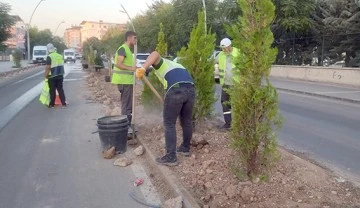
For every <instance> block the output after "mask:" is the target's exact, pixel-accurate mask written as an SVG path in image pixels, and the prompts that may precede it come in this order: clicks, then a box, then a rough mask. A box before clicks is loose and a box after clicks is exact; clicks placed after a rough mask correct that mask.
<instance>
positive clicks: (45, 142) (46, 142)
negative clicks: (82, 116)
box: [41, 138, 59, 144]
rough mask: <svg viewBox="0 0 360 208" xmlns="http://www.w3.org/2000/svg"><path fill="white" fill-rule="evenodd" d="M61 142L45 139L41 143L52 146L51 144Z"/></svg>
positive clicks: (57, 139)
mask: <svg viewBox="0 0 360 208" xmlns="http://www.w3.org/2000/svg"><path fill="white" fill-rule="evenodd" d="M58 141H59V138H43V139H42V140H41V143H43V144H51V143H56V142H58Z"/></svg>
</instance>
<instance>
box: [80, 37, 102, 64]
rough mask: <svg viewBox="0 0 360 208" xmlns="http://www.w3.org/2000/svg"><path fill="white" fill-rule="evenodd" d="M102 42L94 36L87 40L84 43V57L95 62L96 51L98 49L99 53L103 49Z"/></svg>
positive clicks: (91, 62) (92, 62)
mask: <svg viewBox="0 0 360 208" xmlns="http://www.w3.org/2000/svg"><path fill="white" fill-rule="evenodd" d="M102 49H103V48H102V45H101V42H100V40H99V39H98V38H96V37H92V38H89V39H88V40H86V41H85V42H84V43H83V51H84V57H85V59H86V60H88V61H89V62H90V64H94V63H95V62H94V60H95V54H94V51H95V50H96V51H97V53H100V52H101V50H102Z"/></svg>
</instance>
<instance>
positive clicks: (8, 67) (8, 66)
mask: <svg viewBox="0 0 360 208" xmlns="http://www.w3.org/2000/svg"><path fill="white" fill-rule="evenodd" d="M14 65H15V64H14V62H13V61H1V62H0V73H4V72H9V71H12V70H16V69H17V68H12V66H14ZM32 65H33V64H29V63H28V61H27V60H21V67H22V68H24V67H28V66H32Z"/></svg>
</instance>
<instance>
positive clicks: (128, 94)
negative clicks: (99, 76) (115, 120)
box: [118, 84, 133, 124]
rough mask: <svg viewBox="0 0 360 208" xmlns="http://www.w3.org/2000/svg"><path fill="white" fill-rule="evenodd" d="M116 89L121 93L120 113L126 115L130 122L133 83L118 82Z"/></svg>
mask: <svg viewBox="0 0 360 208" xmlns="http://www.w3.org/2000/svg"><path fill="white" fill-rule="evenodd" d="M118 89H119V91H120V93H121V98H120V100H121V115H126V116H127V117H128V120H129V124H130V123H131V119H132V99H133V85H130V84H119V85H118Z"/></svg>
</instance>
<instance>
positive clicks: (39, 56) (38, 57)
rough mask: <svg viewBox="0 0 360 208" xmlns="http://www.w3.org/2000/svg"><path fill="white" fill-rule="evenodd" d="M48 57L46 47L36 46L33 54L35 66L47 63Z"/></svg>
mask: <svg viewBox="0 0 360 208" xmlns="http://www.w3.org/2000/svg"><path fill="white" fill-rule="evenodd" d="M47 55H48V51H47V47H46V46H34V48H33V54H32V62H33V64H37V63H46V57H47Z"/></svg>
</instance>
